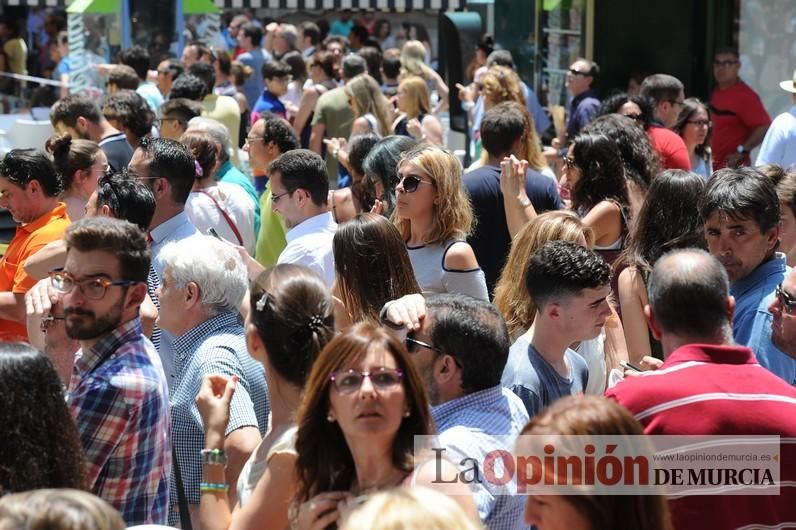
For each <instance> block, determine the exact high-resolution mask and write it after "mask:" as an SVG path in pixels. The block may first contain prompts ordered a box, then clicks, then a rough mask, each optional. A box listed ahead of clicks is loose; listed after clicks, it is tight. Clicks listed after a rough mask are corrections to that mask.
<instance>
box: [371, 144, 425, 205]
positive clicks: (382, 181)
mask: <svg viewBox="0 0 796 530" xmlns="http://www.w3.org/2000/svg"><path fill="white" fill-rule="evenodd" d="M415 147H417V142H416V141H414V140H413V139H412V138H410V137H408V136H400V135H397V134H393V135H391V136H387V137H384V138H382V139H381V140H379V141H378V142H377V143H376V145H374V146H373V148H372V149H371V150H370V152H369V153H368V155H367V157H365V160H364V161H363V162H362V170H363V171H364V174H365V178H366V179H367V180H368V183H369V184H370V185H371V186H372V187H373V192H374V194H375V196H376V199H377V204H378V213H380V214H382V215H384V216H386V217H390V216H391V215H392V212H393V209H394V208H395V186H396V185H397V184H398V172H397V168H398V161H399V160H400V159H401V155H402V154H403V153H404V152H406V151H409V150H410V149H414V148H415Z"/></svg>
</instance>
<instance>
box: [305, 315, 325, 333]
mask: <svg viewBox="0 0 796 530" xmlns="http://www.w3.org/2000/svg"><path fill="white" fill-rule="evenodd" d="M321 326H323V318H321V315H312V317H310V321H309V322H307V327H309V328H310V329H311V330H312V331H316V330H317V329H319V328H320V327H321Z"/></svg>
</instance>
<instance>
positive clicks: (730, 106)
mask: <svg viewBox="0 0 796 530" xmlns="http://www.w3.org/2000/svg"><path fill="white" fill-rule="evenodd" d="M740 69H741V61H740V60H739V56H738V50H736V49H734V48H723V49H720V50H719V51H717V52H716V55H715V56H714V58H713V77H715V78H716V87H715V88H714V89H713V93H712V94H711V96H710V111H711V118H712V120H713V140H712V142H711V144H712V148H713V169H714V170H716V169H721V168H723V167H738V166H739V165H744V166H749V165H751V164H752V161H751V160H750V158H749V153H750V152H751V151H752V149H754V148H755V147H757V146H758V145H760V143H761V142H762V141H763V138H764V137H765V135H766V131H767V130H768V126H769V124H770V123H771V118H770V117H769V115H768V112H766V109H765V107H763V102H762V101H760V96H758V95H757V93H756V92H755V91H754V90H752V89H751V88H750V87H749V85H747V84H746V83H744V82H743V81H741V79H740V78H739V77H738V71H739V70H740Z"/></svg>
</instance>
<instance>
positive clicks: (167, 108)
mask: <svg viewBox="0 0 796 530" xmlns="http://www.w3.org/2000/svg"><path fill="white" fill-rule="evenodd" d="M201 115H202V104H201V103H199V102H197V101H193V100H190V99H187V98H174V99H169V100H167V101H166V102H165V103H164V104H163V105H161V106H160V116H161V118H160V137H161V138H168V139H170V140H175V141H178V140H179V139H180V136H182V134H183V133H184V132H185V131H186V130H187V129H188V122H189V121H191V120H192V119H193V118H195V117H197V116H201Z"/></svg>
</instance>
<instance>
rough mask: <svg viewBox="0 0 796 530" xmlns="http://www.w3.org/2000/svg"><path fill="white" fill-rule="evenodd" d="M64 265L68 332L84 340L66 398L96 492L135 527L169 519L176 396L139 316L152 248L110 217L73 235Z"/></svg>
mask: <svg viewBox="0 0 796 530" xmlns="http://www.w3.org/2000/svg"><path fill="white" fill-rule="evenodd" d="M64 237H65V240H66V246H67V256H66V264H65V266H64V268H63V269H58V270H55V271H53V272H51V282H52V287H53V288H54V290H55V291H56V292H57V293H58V296H59V297H60V298H61V300H62V302H63V307H64V316H65V318H66V333H67V335H68V336H69V337H70V338H73V339H77V340H78V341H79V343H80V350H78V352H77V354H76V359H75V364H74V371H73V373H72V379H71V381H70V383H69V389H68V391H67V404H68V405H69V409H70V410H71V412H72V415H73V416H74V418H75V423H76V424H77V428H78V432H79V433H80V440H81V442H82V445H83V449H84V451H85V455H86V461H87V464H88V468H87V471H88V486H89V489H90V491H91V492H93V493H94V494H96V495H97V496H98V497H100V498H102V499H104V500H105V501H107V502H108V503H109V504H110V505H111V506H113V507H114V508H116V509H117V510H118V511H119V513H120V514H121V515H122V518H123V519H124V521H125V523H126V524H127V525H128V526H134V525H138V524H165V523H166V518H167V514H168V501H169V491H168V487H169V482H168V481H169V475H170V473H171V444H170V442H169V437H170V431H171V429H170V411H169V396H168V388H167V384H166V377H165V375H164V373H163V367H162V365H161V363H160V359H159V358H158V354H157V352H156V351H155V348H154V347H153V346H152V343H151V342H149V340H148V339H147V338H146V337H145V336H144V334H143V329H142V327H141V321H140V319H139V316H138V311H139V306H140V305H141V302H143V300H144V297H145V296H146V279H147V273H148V271H149V260H150V252H149V245H148V243H147V238H146V235H145V234H144V232H143V231H142V230H141V229H140V228H138V227H137V226H135V225H133V224H132V223H129V222H127V221H122V220H118V219H111V218H108V217H94V218H87V219H82V220H81V221H79V222H77V223H75V224H73V225H72V226H70V227H69V229H68V230H67V231H66V234H65V236H64Z"/></svg>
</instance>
